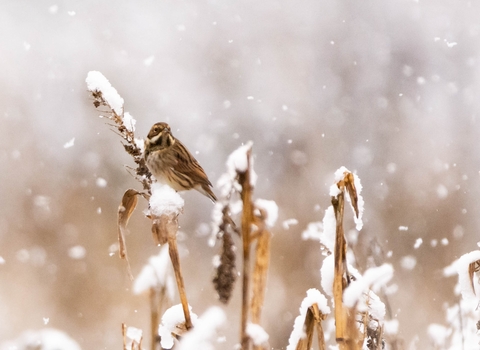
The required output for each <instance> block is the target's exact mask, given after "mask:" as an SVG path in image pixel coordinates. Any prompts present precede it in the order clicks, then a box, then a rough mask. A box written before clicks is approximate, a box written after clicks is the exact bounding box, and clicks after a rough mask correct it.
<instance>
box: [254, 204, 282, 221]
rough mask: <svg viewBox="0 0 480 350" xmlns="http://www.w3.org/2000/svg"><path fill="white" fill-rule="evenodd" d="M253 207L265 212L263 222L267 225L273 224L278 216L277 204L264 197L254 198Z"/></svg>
mask: <svg viewBox="0 0 480 350" xmlns="http://www.w3.org/2000/svg"><path fill="white" fill-rule="evenodd" d="M255 207H256V208H258V209H261V210H264V211H265V213H266V214H267V218H266V220H265V223H266V224H267V226H269V227H273V226H275V223H276V222H277V218H278V205H277V203H275V201H270V200H266V199H257V200H255Z"/></svg>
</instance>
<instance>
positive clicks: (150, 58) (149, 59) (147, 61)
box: [143, 55, 155, 67]
mask: <svg viewBox="0 0 480 350" xmlns="http://www.w3.org/2000/svg"><path fill="white" fill-rule="evenodd" d="M154 60H155V56H154V55H151V56H148V57H147V58H145V59H144V60H143V64H144V65H145V66H147V67H149V66H151V65H152V63H153V61H154Z"/></svg>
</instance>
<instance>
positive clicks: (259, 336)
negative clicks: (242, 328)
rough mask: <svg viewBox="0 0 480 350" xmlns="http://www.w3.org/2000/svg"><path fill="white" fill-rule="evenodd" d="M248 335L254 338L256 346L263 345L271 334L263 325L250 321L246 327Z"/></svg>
mask: <svg viewBox="0 0 480 350" xmlns="http://www.w3.org/2000/svg"><path fill="white" fill-rule="evenodd" d="M246 333H247V335H248V336H249V337H250V339H252V342H253V344H254V345H256V346H261V345H262V344H265V343H266V342H267V341H268V338H269V335H268V333H267V332H265V330H264V329H263V328H262V326H260V325H258V324H256V323H251V322H249V323H248V324H247V329H246Z"/></svg>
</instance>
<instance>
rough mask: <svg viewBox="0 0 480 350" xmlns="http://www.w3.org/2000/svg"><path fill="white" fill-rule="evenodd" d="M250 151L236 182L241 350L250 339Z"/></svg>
mask: <svg viewBox="0 0 480 350" xmlns="http://www.w3.org/2000/svg"><path fill="white" fill-rule="evenodd" d="M251 152H252V151H251V149H249V150H248V151H247V169H246V171H245V172H238V182H239V184H240V185H241V186H242V192H241V194H240V195H241V198H242V203H243V211H242V228H241V233H242V243H243V281H242V282H243V283H242V319H241V328H240V339H241V341H240V344H241V349H242V350H248V349H249V344H250V337H249V336H248V335H247V332H246V330H247V322H248V310H249V288H250V242H251V232H252V224H253V223H254V216H253V203H252V192H253V187H252V185H251V179H250V176H251V174H250V172H251V162H250V156H251Z"/></svg>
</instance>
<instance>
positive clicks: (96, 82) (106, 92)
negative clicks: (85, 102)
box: [85, 71, 124, 115]
mask: <svg viewBox="0 0 480 350" xmlns="http://www.w3.org/2000/svg"><path fill="white" fill-rule="evenodd" d="M85 81H86V83H87V88H88V90H89V91H91V92H96V91H100V92H101V93H102V95H103V98H104V99H105V101H106V102H107V103H108V104H109V106H110V107H111V108H112V109H113V110H114V111H115V113H116V114H117V115H122V114H123V103H124V101H123V98H122V97H121V96H120V95H119V94H118V92H117V90H116V89H115V88H114V87H113V86H112V85H111V84H110V82H109V81H108V79H107V78H105V77H104V76H103V74H102V73H100V72H98V71H90V72H88V75H87V79H86V80H85Z"/></svg>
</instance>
